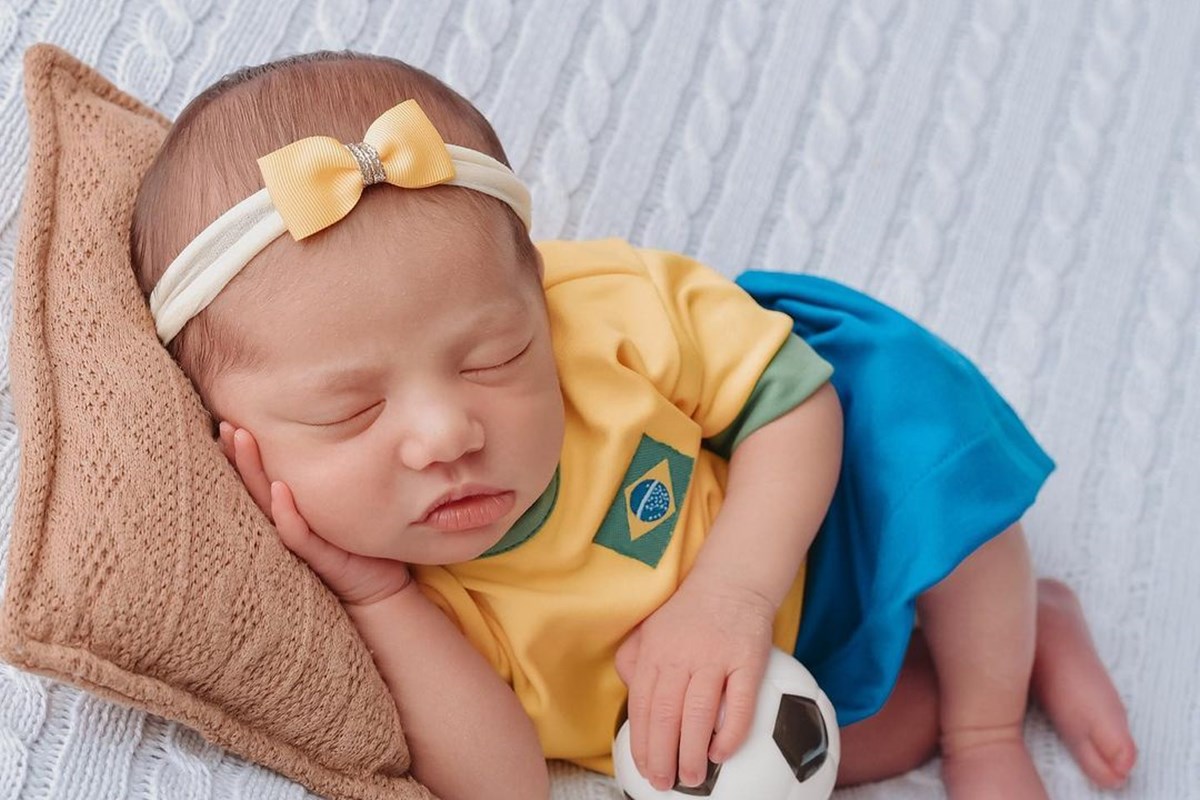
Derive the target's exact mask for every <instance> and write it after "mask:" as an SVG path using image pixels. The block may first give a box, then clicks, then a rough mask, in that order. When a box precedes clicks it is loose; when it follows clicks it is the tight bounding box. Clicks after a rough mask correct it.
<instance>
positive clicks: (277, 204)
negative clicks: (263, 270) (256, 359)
mask: <svg viewBox="0 0 1200 800" xmlns="http://www.w3.org/2000/svg"><path fill="white" fill-rule="evenodd" d="M258 166H259V171H260V172H261V173H262V177H263V183H264V185H265V188H263V189H260V190H259V191H257V192H255V193H254V194H252V195H250V196H249V197H247V198H246V199H245V200H243V201H241V202H240V203H238V204H237V205H235V206H234V207H233V208H231V209H229V210H228V211H226V212H225V213H224V214H222V215H221V216H220V217H218V218H217V219H216V220H215V221H213V223H212V224H211V225H209V226H208V227H207V228H205V229H204V230H203V231H201V232H200V234H199V235H198V236H196V238H195V239H193V240H192V241H191V242H190V243H189V244H188V246H187V247H185V248H184V249H183V252H181V253H180V254H179V255H178V256H176V257H175V260H174V261H172V262H171V265H170V266H169V267H167V270H166V272H164V273H163V275H162V278H161V279H159V282H158V285H157V286H155V287H154V291H153V292H152V293H151V294H150V313H151V314H152V315H153V316H154V322H155V327H156V329H157V330H158V338H159V339H160V340H161V341H162V343H163V344H164V345H166V344H169V343H170V342H171V340H172V339H174V338H175V336H176V334H178V333H179V331H180V330H181V329H182V328H183V326H184V325H185V324H186V323H187V322H188V320H190V319H191V318H192V317H194V316H196V315H197V314H199V313H200V312H201V311H202V310H203V309H204V308H205V307H206V306H207V305H208V304H209V303H211V302H212V300H213V298H214V297H216V296H217V294H218V293H219V292H220V291H221V290H222V289H223V288H225V285H226V284H227V283H229V281H231V280H233V277H234V276H235V275H237V274H238V273H239V272H241V270H242V268H243V267H245V266H246V264H248V263H249V262H250V260H251V259H252V258H254V256H256V255H257V254H258V253H259V252H261V251H262V249H263V248H265V247H266V246H267V245H268V244H270V243H271V242H273V241H275V239H277V238H278V237H279V236H281V235H282V234H283V232H284V231H288V232H289V233H291V234H292V238H293V239H294V240H296V241H300V240H301V239H303V238H305V237H306V236H311V235H312V234H314V233H316V232H317V231H319V230H322V229H323V228H326V227H328V226H330V225H332V224H333V223H335V222H337V221H338V220H340V219H341V218H342V217H344V216H346V215H347V214H348V213H350V210H351V209H352V208H354V206H355V204H356V203H357V202H358V199H359V198H360V197H361V196H362V193H363V189H364V188H365V187H367V186H370V185H371V184H374V183H390V184H392V185H394V186H399V187H402V188H405V189H423V188H425V187H428V186H435V185H438V184H448V185H450V186H463V187H466V188H467V189H474V190H475V191H477V192H483V193H484V194H487V195H491V196H492V197H495V198H496V199H498V200H502V201H504V202H505V203H507V204H508V205H509V206H511V207H512V209H513V211H515V212H516V213H517V216H518V217H520V218H521V221H522V222H523V223H525V228H526V230H528V229H529V227H530V200H529V190H528V189H527V188H526V187H525V185H524V184H523V183H521V180H520V179H519V178H517V176H516V175H515V174H513V171H512V170H510V169H509V168H508V167H506V166H504V165H503V164H501V163H500V162H499V161H497V160H496V159H494V158H492V157H491V156H489V155H486V154H484V153H480V152H478V151H477V150H471V149H469V148H466V147H459V146H458V145H453V144H450V145H448V144H446V143H445V142H443V141H442V137H441V136H440V135H439V134H438V132H437V129H436V128H434V127H433V123H431V122H430V121H429V118H428V117H426V116H425V112H424V111H422V110H421V107H420V106H419V105H417V101H416V100H405V101H404V102H403V103H400V104H399V105H396V106H393V107H392V108H390V109H388V110H387V111H385V112H384V113H383V114H381V115H380V116H379V118H378V119H376V120H375V121H374V122H372V123H371V126H370V127H369V128H368V129H367V133H366V135H365V136H363V141H361V142H356V143H353V144H343V143H342V142H339V141H338V140H337V139H334V138H331V137H329V136H309V137H307V138H304V139H299V140H297V141H295V142H292V143H291V144H289V145H285V146H283V147H281V148H279V149H278V150H273V151H272V152H270V153H268V154H267V155H265V156H263V157H262V158H259V159H258Z"/></svg>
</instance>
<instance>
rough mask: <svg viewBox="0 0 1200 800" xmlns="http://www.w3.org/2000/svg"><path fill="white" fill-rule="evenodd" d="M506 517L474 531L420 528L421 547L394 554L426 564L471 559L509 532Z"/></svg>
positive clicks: (460, 561) (414, 562) (401, 559)
mask: <svg viewBox="0 0 1200 800" xmlns="http://www.w3.org/2000/svg"><path fill="white" fill-rule="evenodd" d="M508 528H509V524H507V520H501V521H500V522H498V523H497V524H496V525H495V526H491V525H489V526H487V527H486V528H480V529H478V530H473V531H454V532H443V531H428V530H423V531H421V534H422V536H421V538H422V539H423V540H424V541H422V545H423V546H422V547H421V548H420V551H419V552H413V553H410V554H408V557H407V558H406V557H404V556H399V555H398V556H396V558H397V559H398V560H400V561H405V562H407V563H409V564H422V565H425V566H446V565H450V564H462V563H464V562H467V561H474V560H475V559H477V558H479V557H480V556H481V555H483V554H484V553H486V552H487V551H488V550H490V549H491V548H492V547H493V546H494V545H495V544H496V543H497V542H499V541H500V540H501V539H503V538H504V534H505V533H507V532H508Z"/></svg>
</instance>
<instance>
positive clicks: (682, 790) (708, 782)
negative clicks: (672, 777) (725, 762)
mask: <svg viewBox="0 0 1200 800" xmlns="http://www.w3.org/2000/svg"><path fill="white" fill-rule="evenodd" d="M720 773H721V765H720V764H714V763H713V762H711V761H709V762H708V771H707V772H706V773H705V775H704V782H703V783H701V784H700V785H699V786H684V785H682V784H680V783H676V784H675V792H677V793H678V794H686V795H688V796H690V797H712V793H713V789H714V788H716V785H717V775H719V774H720Z"/></svg>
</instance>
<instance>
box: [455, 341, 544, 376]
mask: <svg viewBox="0 0 1200 800" xmlns="http://www.w3.org/2000/svg"><path fill="white" fill-rule="evenodd" d="M532 345H533V340H532V339H530V340H529V343H528V344H526V345H525V347H523V348H521V352H519V353H517V354H516V355H515V356H513V357H512V358H510V359H508V360H507V361H503V362H501V363H499V364H493V365H492V366H490V367H479V368H478V369H468V370H464V371H465V372H469V373H475V374H478V373H487V372H492V371H493V370H498V369H503V368H504V367H507V366H509V365H510V364H513V363H515V362H517V361H518V360H520V358H521V357H522V356H524V355H525V354H526V353H528V352H529V348H530V347H531V346H532Z"/></svg>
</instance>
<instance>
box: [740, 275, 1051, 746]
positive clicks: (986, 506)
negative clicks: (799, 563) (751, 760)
mask: <svg viewBox="0 0 1200 800" xmlns="http://www.w3.org/2000/svg"><path fill="white" fill-rule="evenodd" d="M737 283H738V285H739V286H741V287H742V288H743V289H745V290H746V291H747V292H749V293H750V295H752V296H753V297H754V298H755V299H756V300H757V301H758V302H759V304H760V305H762V306H764V307H766V308H771V309H775V310H778V311H782V312H784V313H786V314H788V315H789V316H791V317H792V319H793V320H795V326H794V330H795V331H796V333H797V334H798V335H799V336H800V337H801V338H803V339H804V340H805V341H806V342H808V344H809V345H811V346H812V347H813V349H815V350H816V351H817V352H818V353H820V354H821V356H822V357H823V358H825V359H826V360H827V361H829V362H830V363H832V364H833V367H834V373H833V378H832V381H833V384H834V387H835V388H836V389H837V392H838V395H839V397H840V398H841V403H842V409H843V414H844V416H845V445H844V451H843V462H842V471H841V476H840V478H839V481H838V487H837V489H836V491H835V493H834V497H833V502H832V504H831V505H830V508H829V513H828V515H827V516H826V518H825V521H824V522H823V523H822V525H821V529H820V531H819V533H818V534H817V538H816V540H815V541H814V542H813V546H812V549H811V550H810V551H809V557H808V567H807V577H806V586H805V594H804V610H803V612H802V618H801V620H800V633H799V636H798V637H797V640H796V646H795V655H796V657H797V658H798V659H799V660H800V661H801V662H803V663H804V665H805V666H806V667H808V669H809V670H810V671H811V672H812V673H813V675H814V676H815V677H816V679H817V682H818V683H820V685H821V687H822V688H823V689H824V691H825V693H826V694H828V695H829V698H830V700H832V701H833V705H834V708H836V709H837V714H838V723H839V724H840V725H848V724H850V723H852V722H857V721H858V720H861V719H863V718H864V717H868V716H870V715H871V714H874V713H875V712H876V711H878V710H879V708H880V707H881V706H882V705H883V703H884V701H885V700H887V697H888V695H889V694H890V693H891V691H892V687H893V686H894V685H895V682H896V678H897V676H898V675H899V671H900V666H901V663H902V662H903V659H904V653H905V650H906V649H907V647H908V641H909V636H910V634H911V633H912V628H913V620H914V612H915V603H916V597H917V595H918V594H920V593H921V592H923V591H924V590H925V589H927V588H929V587H930V586H932V585H933V584H935V583H937V582H938V581H940V580H941V579H942V578H944V577H945V576H946V575H948V574H949V573H950V572H951V571H952V570H953V569H954V567H955V566H957V565H958V563H959V562H960V561H962V560H963V559H964V558H966V557H967V556H968V555H969V554H970V553H971V552H973V551H974V550H975V549H976V548H977V547H979V546H980V545H981V544H983V543H984V542H986V541H988V540H989V539H991V538H992V537H993V536H995V535H997V534H999V533H1001V532H1002V531H1004V530H1005V529H1006V528H1008V527H1009V526H1010V525H1012V524H1013V523H1014V522H1016V521H1017V520H1019V519H1020V518H1021V516H1022V514H1023V513H1024V512H1025V510H1026V509H1027V508H1028V507H1029V506H1030V505H1032V503H1033V500H1034V498H1035V497H1036V496H1037V493H1038V491H1039V490H1040V489H1041V486H1042V484H1043V483H1044V482H1045V480H1046V478H1047V476H1049V474H1050V472H1051V471H1053V469H1054V462H1053V461H1052V460H1051V459H1050V457H1049V456H1048V455H1046V453H1045V452H1044V451H1043V450H1042V448H1041V447H1040V446H1038V443H1037V442H1036V441H1034V439H1033V437H1032V436H1031V435H1030V433H1029V431H1028V430H1027V429H1026V428H1025V426H1024V425H1023V424H1022V423H1021V421H1020V419H1018V418H1017V415H1016V414H1015V413H1014V412H1013V410H1012V408H1010V407H1009V405H1008V404H1007V403H1006V402H1005V401H1004V399H1003V398H1002V397H1000V395H999V394H998V393H997V392H996V390H995V389H994V388H992V386H991V384H990V383H988V381H987V379H986V378H984V377H983V375H982V374H980V372H979V370H978V369H976V368H975V366H974V365H972V364H971V362H970V361H968V360H967V359H966V358H965V357H964V356H962V355H961V354H960V353H959V352H958V351H956V350H954V349H953V348H952V347H950V346H949V345H947V344H946V343H945V342H943V341H942V340H941V339H939V338H937V337H936V336H934V335H933V334H932V333H930V332H929V331H927V330H925V329H924V328H922V327H921V326H920V325H918V324H917V323H915V322H913V321H912V320H910V319H909V318H908V317H905V316H904V315H903V314H900V313H899V312H897V311H895V310H893V309H891V308H888V307H887V306H885V305H883V304H881V303H879V302H878V301H876V300H872V299H871V298H869V297H867V296H866V295H863V294H862V293H860V292H857V291H855V290H853V289H850V288H849V287H846V286H843V285H841V284H839V283H835V282H833V281H829V280H825V279H823V278H818V277H815V276H812V275H795V274H786V273H777V272H757V271H752V272H746V273H743V274H742V275H741V276H739V277H738V279H737Z"/></svg>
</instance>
